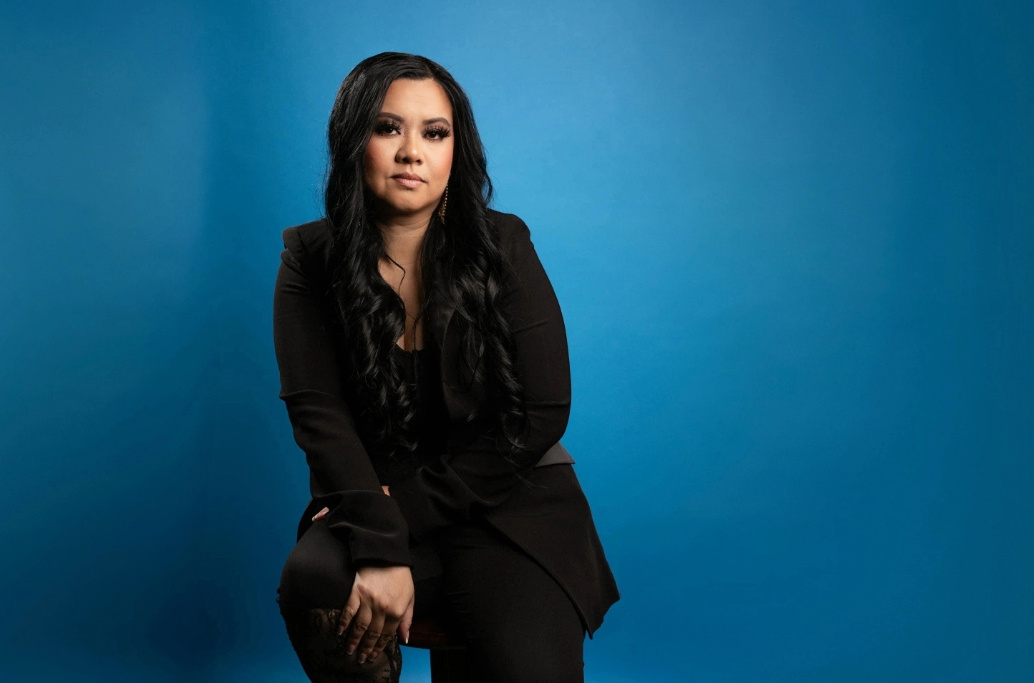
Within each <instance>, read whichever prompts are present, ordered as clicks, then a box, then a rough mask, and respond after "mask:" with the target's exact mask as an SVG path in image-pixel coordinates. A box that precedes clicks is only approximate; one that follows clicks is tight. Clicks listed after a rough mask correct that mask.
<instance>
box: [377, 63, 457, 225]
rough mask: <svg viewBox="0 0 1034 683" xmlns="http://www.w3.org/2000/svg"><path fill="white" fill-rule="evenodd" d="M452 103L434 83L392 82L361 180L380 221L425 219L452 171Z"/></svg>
mask: <svg viewBox="0 0 1034 683" xmlns="http://www.w3.org/2000/svg"><path fill="white" fill-rule="evenodd" d="M452 150H453V137H452V104H451V103H450V102H449V98H448V96H447V95H446V94H445V90H443V89H442V86H440V85H438V83H437V82H436V81H433V80H431V79H425V80H419V81H415V80H410V79H402V78H400V79H399V80H397V81H395V82H393V83H392V84H391V86H390V87H389V88H388V93H387V94H386V95H385V96H384V104H382V105H381V111H380V113H379V114H378V115H377V119H376V122H375V123H374V126H373V135H372V136H371V137H370V142H369V143H368V144H367V145H366V156H365V161H364V166H365V168H364V170H363V180H364V182H365V183H366V187H367V188H368V189H369V191H370V193H371V194H372V195H373V197H374V201H375V203H376V206H377V212H378V215H379V216H382V217H384V218H406V217H419V216H420V215H421V214H425V213H426V214H427V220H430V219H431V214H432V213H433V212H434V210H435V209H436V208H437V206H438V201H439V199H441V196H442V193H443V192H444V191H445V186H446V185H447V184H448V182H449V172H450V171H451V170H452Z"/></svg>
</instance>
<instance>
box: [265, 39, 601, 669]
mask: <svg viewBox="0 0 1034 683" xmlns="http://www.w3.org/2000/svg"><path fill="white" fill-rule="evenodd" d="M329 142H330V171H329V174H328V178H327V187H326V195H325V200H326V202H325V203H326V217H325V218H324V219H323V220H320V221H316V222H314V223H308V224H305V225H300V226H297V227H294V228H289V229H288V230H286V231H284V245H285V247H286V248H285V250H284V252H283V254H282V264H281V266H280V271H279V274H278V277H277V284H276V295H275V301H274V337H275V345H276V352H277V361H278V363H279V366H280V378H281V386H282V391H281V398H282V399H283V400H284V401H285V403H286V404H287V410H288V415H289V417H290V419H291V424H292V426H293V428H294V434H295V439H296V441H297V442H298V445H299V446H300V447H301V448H302V449H303V450H304V451H305V454H306V457H307V460H308V463H309V467H310V475H311V476H310V483H311V491H312V496H313V499H312V501H311V503H310V504H309V506H308V508H307V509H306V511H305V513H304V514H303V516H302V520H301V523H300V524H299V530H298V543H297V545H296V546H295V548H294V550H293V551H292V552H291V555H290V556H289V557H288V560H287V562H286V564H285V566H284V570H283V575H282V577H281V582H280V588H279V594H280V595H279V602H280V607H281V613H282V614H283V616H284V619H285V622H286V624H287V629H288V634H289V636H290V637H291V642H292V644H293V645H294V648H295V650H296V652H297V653H298V656H299V659H300V660H301V662H302V665H303V667H304V668H305V670H306V673H307V674H308V675H309V677H310V678H311V679H312V680H314V681H344V680H349V681H351V680H398V670H399V667H400V666H401V655H400V654H399V650H398V646H397V638H396V635H397V637H398V638H401V639H402V641H403V642H405V641H406V640H407V639H408V636H409V627H410V624H411V623H412V621H413V618H414V615H416V616H422V615H427V614H433V615H435V618H437V619H439V620H445V621H448V622H451V623H452V624H453V625H454V627H455V628H456V629H458V630H459V631H460V632H461V633H462V634H463V636H464V638H465V640H466V642H467V646H468V651H469V658H470V661H471V665H472V667H473V668H474V669H475V670H476V672H477V674H478V677H477V680H485V681H504V680H505V681H511V680H512V681H525V680H526V681H580V680H582V642H583V639H584V634H585V632H586V631H588V633H589V634H590V636H591V635H592V632H593V631H594V630H595V629H596V628H598V627H599V625H600V623H601V622H602V619H603V615H604V613H605V612H606V610H607V608H608V607H609V606H610V605H611V604H612V603H613V602H615V601H616V600H617V598H618V594H617V589H616V586H615V584H614V580H613V577H612V576H611V573H610V569H609V568H608V566H607V562H606V559H605V558H604V556H603V551H602V548H601V547H600V543H599V539H598V537H597V535H596V531H595V528H594V527H593V523H592V518H591V515H590V513H589V508H588V505H587V503H586V501H585V497H584V496H583V494H582V492H581V489H580V488H579V486H578V482H577V479H576V478H575V476H574V472H573V470H572V468H571V463H572V462H573V461H572V460H571V459H570V456H568V455H567V452H566V451H565V450H564V449H563V447H561V446H560V445H559V443H558V441H559V439H560V437H561V435H562V434H563V432H564V429H565V428H566V425H567V419H568V414H569V408H570V373H569V368H568V358H567V342H566V337H565V332H564V324H563V319H562V318H561V315H560V308H559V306H558V304H557V301H556V297H555V295H554V293H553V290H552V287H551V286H550V284H549V280H548V279H547V278H546V274H545V272H544V271H543V270H542V266H541V264H540V263H539V260H538V257H537V256H536V255H535V251H534V248H533V247H532V244H531V241H530V236H529V232H528V229H527V227H526V226H525V225H524V223H523V222H521V220H520V219H518V218H517V217H515V216H511V215H506V214H501V213H497V212H495V211H491V210H489V209H488V208H487V205H488V202H489V200H490V198H491V193H492V190H491V183H490V181H489V178H488V175H487V172H486V162H485V156H484V150H483V148H482V145H481V140H480V137H479V136H478V133H477V128H476V126H475V124H474V119H473V115H472V112H471V109H470V103H469V102H468V100H467V97H466V95H465V94H464V93H463V90H462V89H461V88H460V87H459V85H458V84H457V83H456V81H455V80H454V79H453V78H452V76H451V75H450V74H449V73H448V72H447V71H445V69H443V68H442V67H441V66H439V65H438V64H435V63H434V62H432V61H430V60H428V59H426V58H423V57H417V56H413V55H406V54H399V53H384V54H380V55H376V56H374V57H371V58H369V59H366V60H364V61H363V62H361V63H360V64H359V65H358V66H356V68H355V69H354V70H353V71H352V72H351V73H350V74H349V75H348V77H347V78H345V80H344V82H343V83H342V85H341V88H340V90H339V91H338V95H337V100H336V102H335V104H334V109H333V111H332V113H331V118H330V125H329Z"/></svg>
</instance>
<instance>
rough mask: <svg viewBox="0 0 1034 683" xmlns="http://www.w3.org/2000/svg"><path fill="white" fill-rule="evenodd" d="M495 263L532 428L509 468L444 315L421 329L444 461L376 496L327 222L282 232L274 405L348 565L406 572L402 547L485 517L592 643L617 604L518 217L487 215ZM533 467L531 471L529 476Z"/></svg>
mask: <svg viewBox="0 0 1034 683" xmlns="http://www.w3.org/2000/svg"><path fill="white" fill-rule="evenodd" d="M490 219H491V220H492V222H493V223H494V225H495V229H496V230H497V231H498V236H499V240H500V245H501V247H502V250H503V253H504V256H505V258H506V259H507V260H508V262H509V263H510V264H511V266H512V274H511V275H510V276H508V278H507V280H506V282H505V286H504V291H503V292H502V294H501V297H500V299H499V301H500V302H501V306H502V311H503V314H504V315H505V316H506V317H507V319H508V320H509V322H510V326H511V329H512V331H513V334H514V339H515V343H516V349H517V372H518V375H519V377H520V380H521V383H522V385H523V387H524V392H525V400H526V407H527V415H528V424H529V431H528V434H527V437H526V443H525V446H526V448H527V451H526V452H525V453H524V454H523V455H522V456H521V460H520V461H519V462H518V463H517V466H516V467H515V466H514V464H513V463H511V462H507V460H505V459H504V458H503V457H501V456H500V454H499V448H498V445H497V444H496V442H495V440H494V439H492V438H489V437H488V436H486V435H485V434H484V430H483V429H481V430H478V429H477V426H478V425H479V424H481V423H479V422H478V421H473V422H471V421H468V420H467V417H468V416H469V415H470V414H471V413H472V412H473V411H474V410H475V408H476V407H477V406H478V405H479V403H480V402H481V401H482V400H483V398H484V386H483V384H482V383H480V382H473V381H472V378H471V373H470V371H469V369H468V368H467V367H466V365H465V364H464V363H463V362H461V353H460V342H461V339H462V337H463V325H464V324H465V323H464V322H463V321H462V320H461V319H460V318H459V316H455V315H451V312H450V311H443V312H442V314H441V315H440V317H439V319H440V320H443V321H446V322H445V323H444V324H442V325H431V326H430V327H431V328H432V329H431V330H430V332H431V334H432V335H433V337H434V341H435V342H436V344H437V347H438V348H439V349H440V350H441V369H442V394H443V397H444V399H445V404H446V408H447V410H448V413H449V418H450V427H449V438H448V443H447V447H446V451H445V453H443V455H442V457H441V459H440V461H439V462H438V463H436V464H435V465H433V466H425V467H423V468H422V469H421V470H420V471H419V472H418V473H417V474H416V475H414V476H411V477H409V478H408V479H405V480H403V481H401V482H393V483H392V484H391V496H390V497H389V496H385V495H384V493H383V491H382V490H381V482H380V481H379V480H378V477H377V474H376V473H375V471H374V468H373V464H372V463H371V461H370V457H369V455H368V454H367V452H366V449H365V447H364V445H363V443H362V441H361V439H360V437H359V435H358V434H357V431H356V426H355V423H354V421H353V419H352V409H351V406H350V405H349V403H348V399H347V396H348V392H347V391H345V386H346V385H345V382H347V381H348V379H347V377H348V372H347V365H348V360H347V354H345V353H344V348H345V347H344V344H343V329H342V320H341V316H340V314H339V313H338V305H337V301H336V299H335V297H334V295H333V293H332V291H331V280H332V276H333V273H334V268H335V263H334V259H333V256H332V253H331V252H332V250H331V243H330V232H329V224H328V222H327V221H325V220H321V221H315V222H312V223H306V224H304V225H299V226H296V227H293V228H288V229H287V230H285V231H284V233H283V238H284V246H285V247H286V248H285V250H284V251H283V253H282V254H281V266H280V271H279V273H278V275H277V283H276V294H275V297H274V304H273V328H274V342H275V346H276V355H277V361H278V363H279V366H280V382H281V392H280V397H281V398H282V399H283V400H284V402H285V403H286V405H287V411H288V415H289V417H290V420H291V425H292V426H293V428H294V436H295V440H296V441H297V443H298V445H299V446H300V447H301V449H302V450H303V451H305V455H306V459H307V461H308V464H309V469H310V489H311V493H312V497H313V499H312V501H311V502H310V504H309V505H308V507H307V508H306V510H305V511H304V513H303V514H302V518H301V522H300V523H299V529H298V535H299V537H301V534H303V533H304V532H305V530H306V529H307V528H308V526H309V524H311V522H310V521H309V519H310V517H311V516H312V515H313V514H314V513H315V512H316V511H317V510H319V509H321V508H323V507H328V508H330V513H329V514H328V515H327V518H326V520H327V524H328V526H329V527H330V528H331V529H332V530H333V531H334V533H335V534H336V535H337V536H338V537H339V538H341V539H342V540H343V541H344V542H345V543H346V544H347V545H348V547H349V550H350V552H351V556H352V559H353V561H354V562H355V563H356V564H357V565H358V566H363V565H364V564H378V565H393V564H399V565H410V566H412V563H411V561H410V556H409V547H410V541H411V540H413V541H419V540H420V539H421V538H424V537H425V536H426V535H427V534H429V533H431V532H433V531H434V530H435V529H437V528H440V527H442V526H445V525H448V524H452V523H455V522H459V521H463V520H468V519H471V518H474V517H483V519H485V520H487V521H488V522H489V523H490V524H491V525H492V526H493V527H495V528H496V529H498V530H499V531H500V532H502V533H503V534H504V535H506V536H507V537H508V538H510V539H511V540H512V541H513V542H514V543H516V544H517V545H518V546H519V547H520V548H522V549H523V550H524V551H525V552H527V553H528V554H530V555H531V556H532V557H533V558H534V559H535V560H537V561H538V562H539V563H540V564H541V565H542V566H543V567H545V569H546V570H547V571H548V572H549V573H550V574H551V575H552V576H553V578H555V579H556V581H557V582H558V583H559V584H560V585H561V586H562V587H563V588H564V590H565V591H566V592H567V593H568V595H570V597H571V598H572V601H573V602H574V604H575V605H576V607H577V608H578V611H579V612H580V614H581V617H582V620H583V622H584V623H585V627H586V629H587V630H588V632H589V634H590V636H591V635H592V633H593V631H595V630H596V628H598V627H599V625H600V623H601V622H602V621H603V615H604V613H605V612H606V611H607V608H608V607H609V606H610V605H611V604H613V603H614V602H615V601H617V599H618V592H617V587H616V585H615V582H614V577H613V576H612V574H611V572H610V568H609V566H608V565H607V561H606V558H605V557H604V554H603V548H602V546H601V545H600V541H599V537H598V536H597V534H596V529H595V526H594V525H593V521H592V515H591V513H590V511H589V506H588V503H587V502H586V500H585V496H584V494H583V493H582V490H581V487H580V486H579V484H578V480H577V479H576V477H575V475H574V470H573V468H572V467H571V464H570V463H572V462H573V460H571V459H570V456H568V455H567V453H566V451H565V450H564V449H563V447H561V446H559V440H560V437H561V436H562V435H563V433H564V430H565V429H566V427H567V420H568V415H569V413H570V405H571V379H570V368H569V364H568V356H567V337H566V333H565V331H564V322H563V318H562V316H561V313H560V306H559V304H558V303H557V300H556V295H555V294H554V292H553V288H552V286H551V285H550V283H549V279H548V278H547V277H546V273H545V271H544V270H543V268H542V264H541V263H540V262H539V259H538V256H537V255H536V254H535V249H534V247H533V246H532V243H531V236H530V233H529V231H528V228H527V226H526V225H525V224H524V222H523V221H521V220H520V219H519V218H517V217H516V216H513V215H509V214H502V213H498V212H495V211H492V212H490ZM536 465H538V466H536Z"/></svg>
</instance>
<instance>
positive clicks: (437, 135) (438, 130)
mask: <svg viewBox="0 0 1034 683" xmlns="http://www.w3.org/2000/svg"><path fill="white" fill-rule="evenodd" d="M450 135H452V131H450V130H449V127H448V126H446V125H444V124H441V123H436V124H434V125H433V126H428V127H427V128H425V129H424V136H425V137H428V138H430V139H432V140H444V139H445V138H447V137H449V136H450Z"/></svg>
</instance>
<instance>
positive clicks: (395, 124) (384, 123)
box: [373, 118, 401, 135]
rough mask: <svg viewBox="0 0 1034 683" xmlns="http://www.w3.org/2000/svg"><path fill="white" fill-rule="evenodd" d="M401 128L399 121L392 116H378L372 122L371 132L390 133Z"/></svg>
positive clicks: (378, 133)
mask: <svg viewBox="0 0 1034 683" xmlns="http://www.w3.org/2000/svg"><path fill="white" fill-rule="evenodd" d="M400 130H401V126H400V125H399V121H398V120H397V119H392V118H380V119H377V122H376V123H374V124H373V132H374V133H375V134H377V135H391V134H393V133H398V132H399V131H400Z"/></svg>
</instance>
